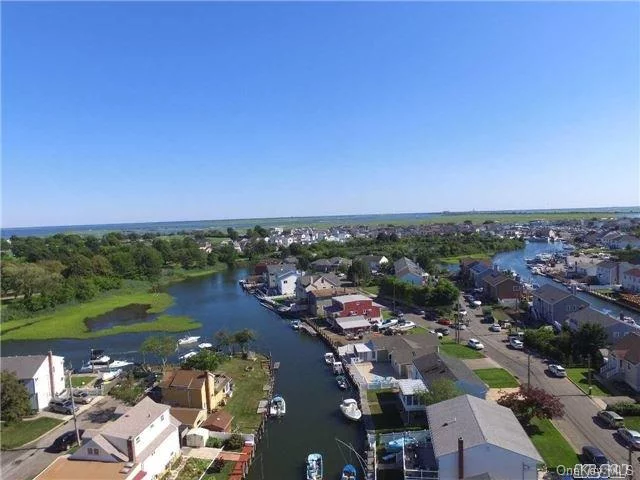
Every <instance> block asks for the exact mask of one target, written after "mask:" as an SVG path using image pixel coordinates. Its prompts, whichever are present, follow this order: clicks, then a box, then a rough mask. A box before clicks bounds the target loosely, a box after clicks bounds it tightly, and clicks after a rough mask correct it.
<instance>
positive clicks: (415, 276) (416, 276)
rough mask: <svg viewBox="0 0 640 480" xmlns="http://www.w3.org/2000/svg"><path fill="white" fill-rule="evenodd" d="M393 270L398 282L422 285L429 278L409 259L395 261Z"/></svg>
mask: <svg viewBox="0 0 640 480" xmlns="http://www.w3.org/2000/svg"><path fill="white" fill-rule="evenodd" d="M393 269H394V272H395V276H396V278H397V279H398V280H401V281H403V282H407V283H411V284H412V285H422V284H423V283H424V281H425V280H426V279H427V278H428V276H429V274H428V273H426V272H425V271H424V270H422V268H420V266H419V265H418V264H417V263H415V262H413V261H411V260H410V259H408V258H407V257H402V258H401V259H399V260H397V261H395V262H394V263H393Z"/></svg>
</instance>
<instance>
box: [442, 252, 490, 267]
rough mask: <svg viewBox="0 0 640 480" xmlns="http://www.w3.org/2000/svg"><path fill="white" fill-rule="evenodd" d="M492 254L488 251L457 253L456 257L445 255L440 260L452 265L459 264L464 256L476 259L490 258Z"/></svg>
mask: <svg viewBox="0 0 640 480" xmlns="http://www.w3.org/2000/svg"><path fill="white" fill-rule="evenodd" d="M491 257H492V255H489V254H487V253H470V254H469V255H456V256H454V257H444V258H441V259H440V260H439V262H440V263H448V264H451V265H454V264H455V265H457V264H458V263H460V260H461V259H463V258H472V259H474V260H489V259H491Z"/></svg>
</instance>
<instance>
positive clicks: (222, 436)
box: [209, 431, 256, 445]
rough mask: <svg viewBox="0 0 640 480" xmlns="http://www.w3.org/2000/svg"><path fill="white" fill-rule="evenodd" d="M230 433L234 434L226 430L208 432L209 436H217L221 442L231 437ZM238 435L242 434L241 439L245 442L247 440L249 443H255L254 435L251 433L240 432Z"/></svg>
mask: <svg viewBox="0 0 640 480" xmlns="http://www.w3.org/2000/svg"><path fill="white" fill-rule="evenodd" d="M231 435H235V434H234V433H228V432H211V431H210V432H209V438H217V439H218V440H220V441H221V442H224V441H225V440H227V439H228V438H229V437H231ZM239 435H240V436H242V439H243V440H244V441H245V443H247V442H249V443H250V444H251V445H255V442H256V436H255V435H254V434H253V433H240V434H239Z"/></svg>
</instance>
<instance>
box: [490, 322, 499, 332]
mask: <svg viewBox="0 0 640 480" xmlns="http://www.w3.org/2000/svg"><path fill="white" fill-rule="evenodd" d="M489 330H491V331H492V332H501V331H502V327H501V326H500V324H499V323H494V324H493V325H491V326H490V327H489Z"/></svg>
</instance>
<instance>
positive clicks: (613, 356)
mask: <svg viewBox="0 0 640 480" xmlns="http://www.w3.org/2000/svg"><path fill="white" fill-rule="evenodd" d="M606 360H607V361H606V362H605V364H604V365H603V366H602V368H601V369H600V375H602V376H603V377H604V378H606V379H608V380H619V381H622V382H624V383H626V384H627V385H628V386H629V387H631V388H632V389H633V390H635V391H636V392H640V334H638V333H630V334H628V335H626V336H625V337H623V338H622V339H621V340H619V341H618V342H617V343H615V344H614V345H613V347H612V348H611V351H610V352H609V357H608V358H607V359H606Z"/></svg>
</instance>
